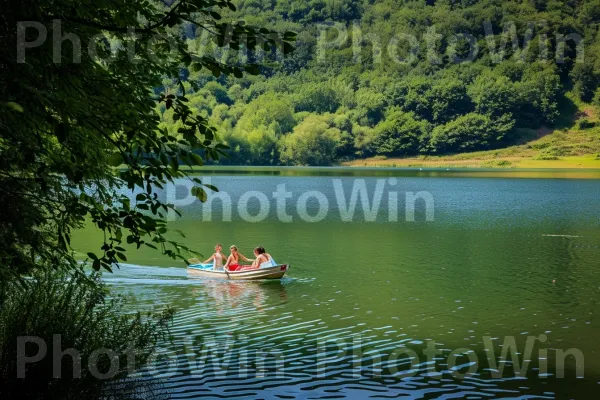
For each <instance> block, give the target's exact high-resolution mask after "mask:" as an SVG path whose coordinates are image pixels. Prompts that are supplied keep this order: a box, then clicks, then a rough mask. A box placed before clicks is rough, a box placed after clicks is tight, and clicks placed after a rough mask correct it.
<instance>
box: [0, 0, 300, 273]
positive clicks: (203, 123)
mask: <svg viewBox="0 0 600 400" xmlns="http://www.w3.org/2000/svg"><path fill="white" fill-rule="evenodd" d="M3 3H4V4H3V6H2V10H3V12H2V17H1V18H2V19H3V22H2V24H0V43H1V46H0V71H1V75H0V99H1V100H0V127H1V128H2V132H1V134H0V135H1V136H0V154H1V157H0V204H2V205H3V210H2V213H1V214H0V274H1V275H2V277H0V279H5V278H6V277H7V276H8V275H11V276H14V275H15V274H21V273H26V272H28V271H31V270H32V269H34V268H35V267H36V266H46V265H48V264H51V265H53V266H54V267H59V268H60V267H69V266H70V267H74V266H76V261H75V258H74V255H73V253H72V251H71V248H70V237H71V235H72V231H73V229H76V228H78V227H80V226H81V225H82V224H83V222H84V221H85V220H86V219H89V220H91V221H92V223H93V224H94V225H95V226H96V227H97V228H98V229H100V230H102V231H103V232H104V235H105V239H104V241H103V243H101V248H99V250H100V251H94V252H89V253H88V257H89V259H90V260H91V261H92V265H93V267H94V268H95V269H97V270H98V269H100V268H101V267H104V268H105V269H108V270H110V268H111V266H112V265H113V263H117V262H119V261H122V260H125V259H126V255H125V249H124V248H123V247H122V242H125V241H126V242H127V243H130V244H135V245H136V246H137V247H138V248H139V247H140V246H149V247H152V248H159V249H160V250H161V251H162V252H163V253H164V254H167V255H169V256H171V257H174V258H179V259H184V258H185V257H184V255H183V254H181V251H182V250H185V248H184V247H182V246H181V245H179V244H178V243H176V242H175V241H173V240H171V239H168V238H167V237H166V236H165V235H166V233H167V228H166V222H165V216H166V213H167V212H168V211H169V210H173V206H172V205H170V204H167V203H166V202H165V201H164V200H163V199H160V198H159V197H158V196H157V190H158V189H160V188H162V187H163V186H164V185H165V184H166V183H167V182H169V181H173V179H175V178H178V177H183V176H187V173H186V172H185V171H183V170H182V169H181V168H180V163H184V164H187V165H190V166H194V165H202V163H203V158H202V157H201V156H200V155H199V153H200V152H201V153H202V154H203V155H204V157H205V158H206V159H216V158H218V157H219V156H220V155H223V154H225V150H226V146H225V145H224V144H222V143H221V142H220V140H219V137H218V136H217V134H216V132H215V130H214V129H213V128H212V127H210V126H209V124H208V123H207V120H206V119H205V118H204V117H202V116H200V115H197V114H196V113H195V112H194V111H193V110H192V109H191V108H190V107H189V106H188V97H187V95H188V92H189V90H186V88H185V86H184V83H183V81H182V80H181V74H180V72H181V70H182V68H183V67H185V68H187V69H188V70H193V71H198V70H205V69H206V70H208V71H210V72H211V73H212V74H213V75H214V76H215V77H219V76H220V75H221V74H230V75H233V76H235V77H242V76H243V75H244V73H249V74H257V73H258V72H259V68H258V66H257V65H256V64H235V65H232V64H224V63H221V62H220V61H217V60H215V59H214V58H212V57H210V56H207V55H203V56H199V55H197V54H194V53H193V52H192V51H191V50H189V48H188V46H187V45H186V42H185V40H184V35H182V34H181V32H182V26H183V24H193V25H194V26H195V27H196V29H197V30H199V31H200V30H205V31H208V32H210V34H211V35H212V37H213V39H214V41H215V43H216V44H217V46H221V47H223V46H229V47H230V48H232V49H236V48H239V47H240V46H241V45H244V46H247V47H248V48H249V49H250V50H251V51H252V50H256V49H258V48H265V50H269V51H270V50H271V49H275V48H278V49H279V51H280V52H283V53H289V52H290V51H292V49H293V46H292V44H291V42H292V41H293V40H294V38H295V34H294V33H291V32H286V33H283V34H278V33H276V32H274V31H271V30H268V29H264V28H261V29H258V28H253V27H250V26H246V25H245V24H242V23H229V24H226V23H221V22H219V20H220V18H221V17H220V15H219V13H218V11H219V10H223V9H231V10H235V6H234V4H233V3H231V2H230V1H228V0H221V1H212V0H176V1H174V2H172V3H171V5H170V6H166V5H164V4H163V3H162V2H148V1H142V2H126V3H122V2H116V1H113V0H98V1H95V2H94V3H93V4H92V3H90V2H89V1H85V0H58V1H52V2H50V1H39V0H18V1H17V0H3ZM165 4H166V3H165ZM19 21H37V22H36V23H35V24H31V23H30V24H29V26H28V27H27V26H24V25H23V24H19ZM44 30H46V31H47V32H48V38H51V37H52V36H53V35H55V36H57V37H62V36H64V35H67V34H69V35H71V36H69V39H67V40H65V41H64V42H63V43H62V44H63V48H62V52H60V51H58V50H56V49H55V48H54V46H53V41H52V40H46V41H44V42H43V43H39V44H36V45H35V46H33V45H31V43H32V42H35V41H36V40H37V39H38V37H40V35H42V36H41V37H43V32H44ZM132 30H134V31H135V33H136V35H137V36H135V35H132V34H131V32H132ZM59 35H60V36H59ZM73 38H75V39H73ZM244 41H245V42H244ZM69 42H71V43H75V44H74V45H73V44H71V45H69ZM115 42H118V43H121V47H120V49H118V50H116V51H112V49H111V48H109V47H108V44H109V43H115ZM242 42H244V43H242ZM15 43H20V45H17V46H15ZM25 43H29V44H30V45H29V47H27V46H25ZM78 43H81V45H82V46H83V49H87V48H89V49H92V50H90V52H85V51H84V52H79V51H78V45H77V44H78ZM88 45H89V46H88ZM94 49H95V50H96V51H94ZM164 77H167V78H170V79H172V80H174V81H175V82H176V88H177V89H175V90H170V91H169V92H167V93H161V94H160V95H155V93H154V91H152V90H151V89H152V88H156V87H161V86H162V84H163V78H164ZM190 88H191V90H199V89H200V88H199V87H198V85H197V84H195V82H191V83H190ZM157 102H159V103H161V104H164V106H165V109H166V110H173V120H174V121H177V122H180V123H181V126H180V127H179V128H178V129H177V136H175V135H174V134H172V133H170V132H169V131H168V130H167V129H160V128H159V124H160V118H159V116H158V115H157V114H156V112H155V105H156V103H157ZM191 179H193V180H194V181H195V182H196V183H197V186H196V187H195V188H194V189H193V193H194V194H195V195H196V196H197V197H198V198H199V199H201V200H203V199H205V197H206V193H205V189H209V190H211V189H212V190H215V188H214V187H212V186H209V185H204V186H202V183H201V182H200V180H198V179H196V178H191ZM122 187H126V188H128V189H130V190H132V191H135V193H136V197H135V199H134V200H131V199H130V198H129V197H128V196H126V195H124V194H122V193H121V192H120V191H119V190H120V188H122ZM175 212H177V211H176V210H175Z"/></svg>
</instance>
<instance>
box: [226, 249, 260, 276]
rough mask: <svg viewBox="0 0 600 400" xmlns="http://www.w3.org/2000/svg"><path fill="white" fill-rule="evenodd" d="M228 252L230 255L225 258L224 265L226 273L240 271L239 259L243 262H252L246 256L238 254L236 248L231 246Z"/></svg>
mask: <svg viewBox="0 0 600 400" xmlns="http://www.w3.org/2000/svg"><path fill="white" fill-rule="evenodd" d="M229 250H231V254H230V255H229V257H228V258H227V262H226V263H225V266H224V268H225V270H226V271H237V270H239V269H240V258H241V259H242V260H244V261H248V262H250V261H254V260H250V259H248V258H246V256H244V255H243V254H242V253H240V252H238V249H237V247H235V246H231V247H230V248H229Z"/></svg>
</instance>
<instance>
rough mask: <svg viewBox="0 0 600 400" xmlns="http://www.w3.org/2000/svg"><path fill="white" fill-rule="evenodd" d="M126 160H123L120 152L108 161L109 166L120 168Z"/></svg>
mask: <svg viewBox="0 0 600 400" xmlns="http://www.w3.org/2000/svg"><path fill="white" fill-rule="evenodd" d="M124 161H125V160H124V159H123V155H122V154H121V153H119V152H117V153H113V154H112V156H110V158H109V159H108V165H110V166H111V167H118V166H119V165H121V164H123V162H124Z"/></svg>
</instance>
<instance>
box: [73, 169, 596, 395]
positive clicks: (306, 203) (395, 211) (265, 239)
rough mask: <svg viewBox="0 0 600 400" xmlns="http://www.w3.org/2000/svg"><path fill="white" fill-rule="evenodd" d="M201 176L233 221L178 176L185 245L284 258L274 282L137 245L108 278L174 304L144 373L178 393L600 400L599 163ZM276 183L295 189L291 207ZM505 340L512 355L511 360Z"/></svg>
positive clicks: (172, 192) (91, 244) (91, 238)
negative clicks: (195, 196) (193, 195)
mask: <svg viewBox="0 0 600 400" xmlns="http://www.w3.org/2000/svg"><path fill="white" fill-rule="evenodd" d="M200 177H201V178H202V179H205V178H208V179H209V180H210V182H211V183H212V184H214V185H216V186H217V187H219V189H220V191H221V192H220V193H222V196H229V200H230V202H231V213H230V214H231V215H230V216H229V215H228V214H229V213H228V212H227V210H226V212H225V213H223V205H222V204H223V203H222V201H220V200H219V201H217V200H215V201H213V203H212V205H211V207H212V208H211V213H209V212H207V211H206V209H205V208H206V207H208V206H206V205H202V204H201V203H199V202H190V201H188V199H187V198H186V193H185V187H184V186H183V183H181V185H182V186H180V187H174V188H170V189H169V193H163V194H162V195H163V196H165V197H166V198H170V199H171V200H174V201H175V202H176V203H177V204H179V208H180V210H181V211H182V212H183V213H184V216H183V218H179V219H175V220H173V221H172V222H171V223H170V228H173V229H179V230H181V231H182V232H184V233H185V235H186V237H185V238H183V239H181V241H182V242H184V243H186V244H187V245H189V246H191V247H194V248H197V249H198V250H200V251H202V252H203V253H204V254H205V255H206V256H208V255H210V254H211V250H212V248H213V246H214V244H215V243H217V242H219V243H223V245H224V246H225V248H226V249H227V248H228V247H229V245H231V244H235V245H237V246H238V247H239V248H240V250H241V252H242V253H244V254H245V255H247V256H251V253H252V248H254V247H255V246H257V245H263V246H265V247H266V249H267V251H269V252H270V253H271V254H272V255H273V256H274V258H275V259H276V260H277V261H278V262H279V263H289V264H291V270H290V272H289V274H288V275H287V276H286V277H285V278H284V279H283V280H281V281H272V282H229V281H220V280H209V279H199V278H195V277H193V276H191V275H188V273H187V272H186V269H185V266H184V265H183V263H177V262H174V261H173V260H171V259H168V258H164V257H161V256H160V255H158V254H157V253H156V252H154V251H152V250H150V249H141V250H139V251H133V250H132V251H130V252H129V253H128V257H129V260H128V264H125V265H122V266H121V268H120V269H118V270H116V271H115V273H114V274H105V279H106V281H107V282H108V283H109V284H110V285H111V287H113V288H114V289H115V290H116V291H117V292H119V293H124V294H126V295H128V296H130V298H131V306H132V309H142V310H146V309H159V308H160V307H162V306H163V305H164V304H169V305H172V306H174V307H175V308H176V309H177V311H178V312H177V314H176V317H175V321H174V326H173V327H172V330H171V338H170V340H169V341H166V342H165V343H163V350H162V353H161V354H162V355H161V356H160V357H159V358H158V359H157V360H156V363H155V367H154V368H152V369H151V370H150V371H148V373H149V374H151V376H152V377H153V379H160V380H162V381H163V382H164V384H165V387H166V388H167V389H168V391H169V392H170V393H171V396H172V397H173V398H198V397H207V398H265V399H267V398H268V399H292V398H299V399H312V398H357V399H363V398H413V399H455V398H469V399H487V398H503V399H508V398H510V399H538V398H540V399H541V398H549V399H552V398H558V399H563V398H564V399H567V398H576V399H593V398H598V394H599V393H600V359H599V357H598V356H599V352H600V345H599V342H600V319H598V311H599V304H598V303H599V300H600V247H599V245H600V180H598V178H599V177H600V176H599V173H598V172H597V171H584V172H561V171H551V172H539V171H524V172H516V171H515V172H512V171H502V172H492V171H435V172H432V171H417V170H364V169H359V170H350V169H331V170H328V169H282V170H277V169H247V170H238V171H237V172H235V173H234V172H233V171H232V170H227V169H216V170H212V171H207V172H205V173H204V174H202V175H200ZM282 185H285V188H284V189H283V190H282V188H283V186H282ZM363 185H364V190H365V193H366V195H367V197H368V198H369V203H370V204H369V205H368V206H366V207H365V205H363V204H362V203H361V200H360V198H357V205H356V209H355V212H354V214H353V215H352V213H351V211H350V210H348V209H347V208H348V206H349V204H350V203H351V201H350V200H351V192H352V189H353V188H355V189H356V188H358V189H360V188H363ZM336 188H337V189H336ZM278 190H279V191H280V192H281V193H283V191H286V192H289V193H288V196H291V197H290V198H288V199H287V200H286V203H287V204H286V207H285V209H284V207H283V206H282V205H281V204H279V206H278V200H277V199H276V198H273V193H274V192H278ZM253 191H254V193H253ZM256 192H259V193H256ZM248 193H250V194H248ZM306 193H310V194H309V195H307V194H306ZM407 194H408V199H409V200H408V201H407ZM303 195H304V197H302V196H303ZM413 195H414V196H416V198H417V200H416V201H415V202H414V213H412V211H411V210H412V207H411V204H412V200H411V196H413ZM167 196H170V197H167ZM377 196H380V201H379V207H378V208H377V207H375V208H373V200H377ZM261 197H263V203H262V205H261V204H260V202H259V200H258V199H259V198H261ZM240 199H241V200H240ZM244 199H246V200H248V201H247V203H246V204H244V202H245V200H244ZM265 199H266V200H265ZM343 199H344V201H345V202H346V204H343V203H344V201H343ZM265 202H266V203H265ZM225 203H227V201H225ZM407 203H408V212H407ZM325 205H326V206H325ZM261 207H262V208H261ZM225 208H226V209H227V208H228V207H225ZM238 208H240V209H241V211H240V209H238ZM267 208H268V209H267ZM365 211H366V214H367V215H365ZM261 213H262V215H261ZM209 214H210V218H209ZM246 214H247V215H246ZM413 216H414V221H413V220H412V219H413ZM244 218H245V219H253V218H254V219H256V220H259V221H257V222H248V221H245V220H244ZM290 218H291V222H288V221H289V219H290ZM209 219H210V221H208V220H209ZM229 219H230V221H229ZM317 219H318V220H319V221H316V220H317ZM309 221H316V222H309ZM100 241H101V236H100V235H99V234H97V233H96V232H94V231H93V230H91V229H85V230H83V231H81V232H80V233H79V234H78V235H77V237H76V238H75V239H74V242H75V243H74V244H75V247H76V249H77V250H79V251H81V252H82V253H85V252H87V251H94V250H97V249H98V248H99V246H100V245H101V243H100ZM528 341H529V344H530V345H531V346H530V347H531V348H530V349H527V348H526V344H527V343H528ZM512 343H514V345H515V346H516V347H515V348H513V350H516V353H518V354H516V358H515V359H513V358H512V353H511V352H508V353H507V354H505V356H506V358H505V357H503V354H502V352H503V350H506V349H507V348H508V347H510V345H511V344H512ZM490 346H491V347H490ZM427 349H429V350H430V351H431V352H430V351H428V350H427ZM433 351H434V353H433ZM562 351H564V352H570V353H568V354H571V355H569V356H567V357H563V356H562V355H561V352H562ZM563 358H564V362H563ZM514 361H518V362H519V363H520V364H521V365H520V366H521V367H523V365H522V364H523V361H525V362H526V364H525V366H524V368H523V373H522V374H518V373H517V372H516V371H515V370H517V369H519V368H517V367H516V366H515V364H514ZM499 370H502V374H501V375H499V372H497V371H499ZM563 375H564V377H563Z"/></svg>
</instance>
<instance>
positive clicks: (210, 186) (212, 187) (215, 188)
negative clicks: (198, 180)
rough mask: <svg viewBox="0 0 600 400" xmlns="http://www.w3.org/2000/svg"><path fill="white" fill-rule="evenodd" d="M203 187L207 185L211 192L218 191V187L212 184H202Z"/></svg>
mask: <svg viewBox="0 0 600 400" xmlns="http://www.w3.org/2000/svg"><path fill="white" fill-rule="evenodd" d="M204 187H207V188H209V189H210V190H212V191H213V192H218V191H219V189H217V187H216V186H214V185H209V184H205V185H204Z"/></svg>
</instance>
